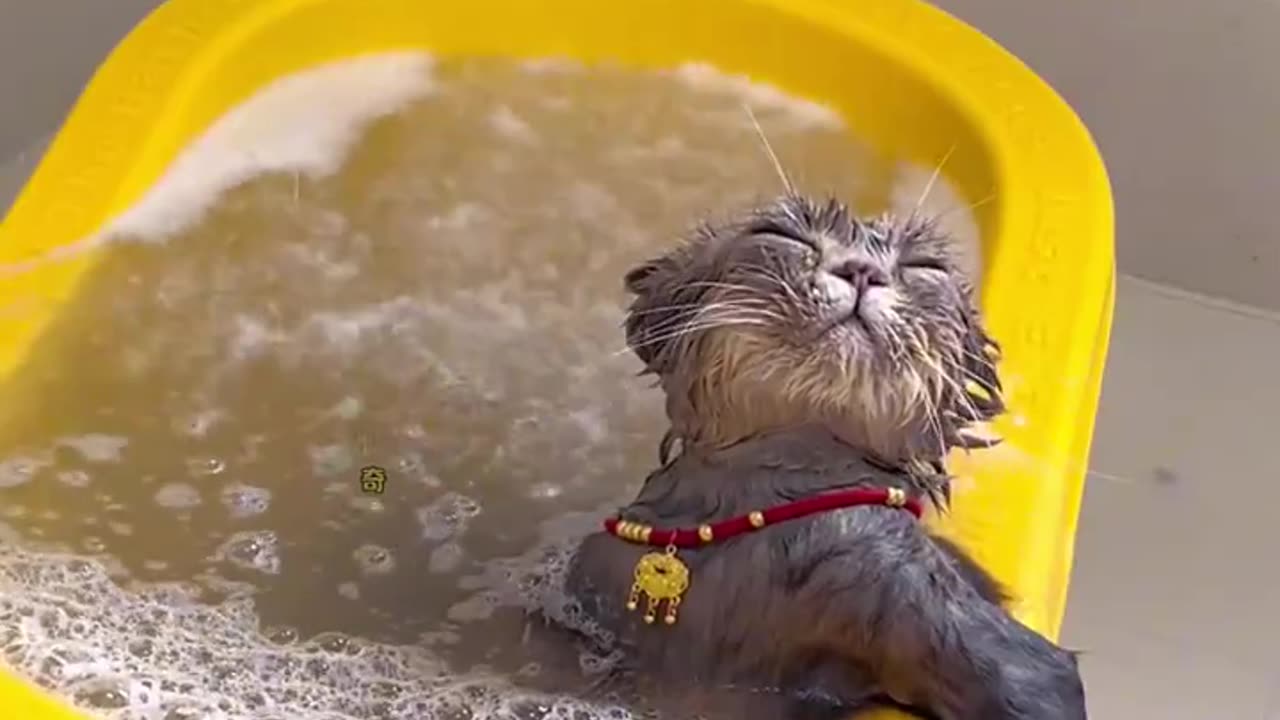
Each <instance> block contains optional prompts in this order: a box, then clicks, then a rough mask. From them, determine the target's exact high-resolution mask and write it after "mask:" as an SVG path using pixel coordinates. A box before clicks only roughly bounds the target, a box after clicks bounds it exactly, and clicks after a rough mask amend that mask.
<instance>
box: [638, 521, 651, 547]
mask: <svg viewBox="0 0 1280 720" xmlns="http://www.w3.org/2000/svg"><path fill="white" fill-rule="evenodd" d="M652 534H653V528H651V527H649V526H648V525H645V526H644V527H643V528H642V529H641V530H640V542H642V543H644V544H645V545H648V544H649V536H650V535H652Z"/></svg>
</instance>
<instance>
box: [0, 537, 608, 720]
mask: <svg viewBox="0 0 1280 720" xmlns="http://www.w3.org/2000/svg"><path fill="white" fill-rule="evenodd" d="M352 587H354V586H353V585H352V586H344V587H342V588H339V593H340V594H342V595H344V596H346V597H351V596H352V595H355V596H356V597H358V590H356V592H354V593H353V592H352ZM198 592H199V591H198V590H197V589H195V588H194V587H192V586H188V585H181V584H161V585H152V586H147V587H140V588H139V589H138V590H136V591H132V592H131V591H126V590H123V589H121V588H120V586H119V585H118V584H117V583H116V582H115V581H114V580H113V579H112V577H111V575H110V572H109V568H107V567H106V566H104V565H103V564H101V563H99V562H97V561H94V560H86V559H82V558H76V557H71V556H65V555H52V554H43V555H37V554H34V553H30V552H28V551H25V550H20V549H17V548H15V547H10V546H4V545H0V662H3V663H5V664H7V665H10V666H12V667H15V668H17V669H19V670H20V671H22V672H23V673H24V674H25V675H27V676H29V677H31V678H32V679H34V680H35V681H36V682H38V683H39V684H40V685H43V686H44V687H47V688H52V689H54V690H55V691H56V692H57V693H58V694H59V695H61V696H63V697H66V698H70V699H72V700H73V701H74V702H75V703H76V704H77V705H78V706H80V707H81V708H83V709H85V710H88V711H90V712H92V713H94V714H95V715H97V716H99V717H104V718H114V719H119V720H125V719H128V720H176V719H177V718H201V720H355V719H357V718H375V717H376V718H388V719H394V720H402V719H403V720H408V719H409V718H414V719H421V720H445V719H446V718H459V717H468V718H475V719H476V720H486V719H488V720H499V719H501V720H510V719H513V718H519V719H524V718H530V719H532V718H540V719H542V720H570V719H577V718H590V719H591V720H603V719H606V718H607V719H610V720H613V719H619V720H621V719H623V718H629V717H630V716H629V715H628V714H627V713H625V712H624V711H621V710H620V709H618V708H608V707H593V706H590V705H587V704H585V703H582V702H578V701H574V700H569V699H565V698H555V697H547V696H543V695H539V694H534V693H526V692H521V691H518V690H516V689H515V688H513V687H511V686H510V684H509V683H507V682H506V681H503V680H501V679H498V678H494V677H492V676H486V675H483V674H471V675H467V676H457V675H453V674H451V673H449V672H448V671H447V669H446V668H445V667H444V666H443V665H442V664H441V663H440V662H439V661H438V660H436V659H435V658H433V657H432V656H430V655H429V654H428V653H427V652H426V651H425V650H423V649H419V648H413V647H397V646H389V645H380V644H375V643H367V642H363V641H359V640H354V639H351V638H348V637H346V636H343V635H340V634H336V633H326V634H323V635H319V636H316V637H314V638H311V639H309V640H305V641H301V642H300V641H298V640H297V634H296V633H295V632H294V631H292V630H291V629H288V628H279V629H266V630H264V629H261V628H260V627H259V623H258V619H257V613H256V611H255V609H254V606H253V604H252V601H251V600H250V599H249V597H247V596H244V595H241V596H237V597H234V598H233V599H231V600H228V601H225V602H222V603H220V604H218V605H206V604H202V603H201V602H200V601H199V596H198Z"/></svg>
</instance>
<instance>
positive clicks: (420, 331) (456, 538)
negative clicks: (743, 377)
mask: <svg viewBox="0 0 1280 720" xmlns="http://www.w3.org/2000/svg"><path fill="white" fill-rule="evenodd" d="M744 102H745V103H748V104H749V105H750V106H751V107H752V109H753V112H754V114H755V116H756V117H757V118H758V119H759V122H760V124H761V126H762V127H763V129H764V131H765V132H766V133H767V135H768V137H769V140H770V142H771V143H772V144H773V146H774V149H775V150H776V151H777V153H778V155H779V156H780V157H781V158H782V160H783V162H784V163H785V164H786V165H787V170H788V171H789V173H790V174H791V175H792V177H793V179H794V180H795V181H796V182H797V184H798V185H799V186H800V187H801V188H803V189H811V190H815V191H828V190H829V191H831V192H833V193H835V194H836V195H838V196H840V197H842V198H845V199H847V200H849V201H850V202H851V203H853V204H854V205H855V206H856V207H857V208H859V209H860V210H864V211H874V210H878V209H882V208H885V207H897V206H900V205H902V204H903V203H914V202H916V201H918V199H919V193H918V192H917V191H916V190H917V189H918V188H920V187H922V186H923V185H924V184H927V183H928V180H929V178H930V176H931V169H930V168H923V169H922V168H912V167H904V166H899V165H897V164H895V163H893V162H890V161H888V160H886V159H884V158H879V157H876V156H875V155H873V154H872V153H871V152H869V151H868V149H867V148H865V147H864V146H862V145H860V144H858V143H857V142H855V141H854V140H852V139H851V138H850V137H849V135H848V134H847V132H846V131H845V130H844V128H843V127H842V125H841V123H840V120H839V117H838V116H836V115H835V114H834V113H832V112H830V111H829V110H827V109H825V108H823V107H821V106H819V105H816V104H813V103H809V102H805V101H800V100H797V99H794V98H790V97H788V96H787V95H785V94H783V93H781V92H780V91H777V90H775V89H772V88H768V87H764V86H760V85H757V84H752V83H750V82H748V81H746V80H743V79H740V78H731V77H727V76H725V75H723V74H721V73H719V72H717V71H715V70H713V69H710V68H707V67H703V66H689V67H685V68H681V69H678V70H674V71H670V72H637V71H628V70H624V69H621V68H611V67H599V68H591V69H587V68H583V67H580V66H577V65H574V64H572V63H566V62H561V61H552V62H527V63H515V62H508V61H499V60H478V59H473V60H451V61H448V62H440V63H434V62H432V60H431V59H430V58H429V57H426V56H422V55H418V54H412V53H409V54H395V55H386V56H372V57H368V58H362V59H358V60H354V61H350V62H344V63H339V64H337V65H333V66H329V67H325V68H320V69H317V70H314V71H311V72H308V73H304V74H301V75H298V76H295V77H292V78H287V79H285V80H284V81H281V82H280V83H278V84H277V85H276V86H273V87H270V88H268V89H266V90H264V91H263V92H262V93H261V94H259V95H258V96H257V97H255V98H252V99H250V100H249V101H248V102H247V103H245V105H244V106H242V107H241V108H238V109H237V110H234V111H232V112H231V113H229V114H228V116H227V117H226V118H224V119H223V120H222V121H221V122H219V123H218V124H217V125H216V126H215V127H214V128H211V129H210V130H209V131H208V132H207V133H206V134H205V135H204V136H203V137H202V138H201V139H200V140H198V141H196V142H195V143H193V145H192V146H191V148H190V149H188V150H187V151H186V152H185V153H184V154H183V155H182V156H181V157H180V158H179V160H177V161H176V162H175V164H174V166H173V169H172V170H171V171H170V173H169V174H168V175H166V176H165V178H164V179H163V180H162V181H161V183H159V184H158V185H157V187H156V188H155V189H153V190H152V192H151V193H150V194H149V195H148V196H147V197H144V198H143V199H142V200H141V201H140V202H139V203H138V205H137V206H136V207H135V208H134V209H133V210H131V211H129V212H128V213H126V214H125V215H124V216H122V217H121V218H120V219H119V220H118V221H117V222H115V223H114V224H113V225H111V226H109V227H108V228H106V229H105V230H104V231H103V232H102V233H100V234H98V235H95V236H94V237H92V238H89V239H87V240H86V241H85V242H84V243H82V244H80V246H78V247H76V248H73V249H72V250H70V251H69V252H71V253H74V252H82V251H84V250H85V249H87V248H90V247H92V248H97V249H99V250H100V251H101V252H103V253H104V255H103V257H102V259H101V263H100V265H99V266H98V267H97V268H96V269H95V270H94V272H93V275H92V276H91V278H90V279H89V280H88V281H87V283H86V286H85V287H84V288H83V289H82V290H81V292H80V294H79V296H78V300H76V301H75V302H73V303H72V304H70V305H69V306H68V307H67V308H65V310H63V311H62V312H61V315H60V317H59V320H58V322H57V323H56V324H55V326H53V327H52V329H51V330H50V331H49V332H48V334H47V335H46V337H45V338H44V339H43V340H42V341H41V344H40V345H39V346H38V347H37V348H36V350H35V352H34V353H33V357H39V358H40V362H39V363H38V364H37V363H32V364H29V365H28V366H26V367H24V368H22V369H20V370H19V371H18V373H17V374H16V375H15V377H14V378H13V381H12V382H10V383H8V384H7V385H6V386H5V387H4V388H3V393H4V402H3V403H2V405H3V407H4V408H5V410H4V412H5V414H4V415H3V416H0V443H3V444H2V445H0V657H2V658H3V661H4V662H5V663H7V664H9V665H11V666H12V667H14V668H16V669H17V670H18V671H20V672H21V673H23V674H25V675H27V676H29V677H31V678H33V679H34V680H36V681H37V682H38V683H40V684H41V685H43V686H45V687H47V688H50V689H52V690H54V691H55V692H57V693H58V694H60V695H62V696H64V697H66V698H69V699H71V700H72V701H74V702H75V703H77V704H78V705H80V706H82V707H84V708H88V709H91V710H92V711H93V712H96V713H98V714H100V715H102V716H105V717H115V718H156V719H163V720H176V719H178V718H261V719H268V718H277V717H278V718H290V719H294V718H298V719H302V720H309V719H311V718H326V719H328V718H397V719H398V718H415V719H416V718H566V719H569V718H571V719H572V720H586V719H587V718H623V717H630V716H631V713H633V712H639V711H640V710H641V709H642V708H639V707H637V706H635V705H631V706H629V709H624V708H622V707H621V706H606V705H601V704H589V703H587V702H584V701H581V700H574V699H572V697H571V696H572V695H573V694H574V692H576V690H578V689H580V687H582V686H585V685H586V684H588V683H589V681H590V678H591V677H592V675H593V673H596V672H599V671H602V670H607V669H608V668H609V666H610V663H611V662H612V660H613V659H614V657H613V656H612V655H611V654H610V653H609V652H608V647H607V646H608V637H607V636H605V635H602V634H600V633H598V632H594V631H593V629H592V628H591V626H590V624H589V623H587V622H585V621H584V620H583V619H582V618H580V617H578V616H577V614H576V611H575V608H574V607H573V605H572V603H569V602H567V601H566V600H565V599H564V598H563V597H561V596H559V595H558V594H557V586H558V578H559V577H560V574H561V573H562V572H563V570H564V568H565V565H566V563H567V558H568V553H569V552H570V549H571V547H572V544H573V541H574V538H576V537H580V536H581V535H582V534H584V533H586V532H589V531H591V530H593V529H594V528H595V527H597V524H598V522H599V519H600V517H602V516H603V515H604V514H605V513H606V512H608V511H610V510H612V509H614V508H616V507H617V505H618V504H620V503H622V502H624V501H625V500H626V499H627V498H628V497H629V496H630V495H632V494H633V493H634V491H635V489H636V487H637V486H638V484H639V482H640V481H641V480H642V479H643V476H644V474H645V473H646V472H647V470H648V469H650V468H651V467H652V465H653V463H654V461H655V459H656V445H657V440H658V438H659V436H660V434H661V432H662V430H663V429H664V425H663V422H662V409H661V399H660V397H659V396H658V393H657V392H656V391H655V390H653V389H652V388H650V387H649V383H647V382H644V381H642V380H639V379H637V378H636V377H635V374H636V371H637V370H638V369H639V368H638V363H637V361H636V360H635V359H634V358H632V357H631V356H630V355H629V354H627V353H626V352H619V351H620V350H621V349H622V348H621V344H622V338H621V331H620V328H619V326H620V323H621V320H622V308H623V306H624V302H625V298H624V297H623V296H622V293H621V287H620V278H621V276H622V274H623V272H624V271H625V270H626V269H627V268H628V267H629V266H630V265H632V264H633V263H635V262H637V261H639V260H641V259H643V258H646V257H648V256H650V255H651V254H652V253H653V252H654V251H655V250H656V249H657V248H660V247H663V246H666V245H668V244H670V242H672V241H673V240H674V239H675V238H676V237H677V236H678V235H679V234H680V233H681V232H683V231H685V230H687V229H688V228H689V227H690V225H691V224H692V223H693V222H695V221H697V220H700V219H703V218H705V217H706V213H707V212H726V211H731V210H733V209H734V208H737V207H741V206H743V205H746V204H749V203H751V202H753V201H755V200H758V199H760V198H764V197H767V196H770V195H772V194H775V193H776V192H777V191H778V189H779V180H778V178H777V176H776V174H775V171H774V168H773V167H772V165H771V164H770V162H769V159H768V156H767V155H766V154H765V153H764V151H763V149H762V148H761V147H760V143H759V140H758V138H757V136H756V134H755V130H754V127H753V125H752V122H751V119H750V117H749V116H748V115H747V114H746V112H745V111H744V110H743V107H742V106H743V103H744ZM950 192H952V191H950V190H949V189H947V188H946V187H945V183H943V184H940V185H939V186H938V189H936V190H934V191H932V192H931V194H930V197H931V198H933V202H934V203H937V202H938V200H937V197H938V193H943V195H942V197H950V198H956V199H957V201H956V205H957V206H961V205H962V203H961V202H959V200H958V197H959V196H958V195H954V193H952V194H951V195H950V196H948V195H946V194H945V193H950ZM955 209H956V208H955V207H951V208H947V218H948V220H947V222H948V224H949V225H950V226H951V227H953V228H955V229H956V231H957V233H959V234H962V235H965V237H968V238H973V237H976V230H975V229H974V228H973V227H972V220H971V219H970V218H967V217H966V216H965V215H964V213H963V212H953V211H954V210H955ZM961 210H963V208H962V207H961ZM65 255H66V253H62V254H55V255H53V256H48V257H44V258H35V259H32V260H31V261H30V263H27V264H25V265H22V266H9V267H5V268H0V274H4V273H6V272H7V273H16V272H25V271H29V270H30V268H31V267H34V266H35V265H38V264H40V263H44V262H56V261H57V260H58V259H59V258H60V257H64V256H65ZM37 400H38V402H37ZM369 466H378V467H380V468H382V469H383V470H384V471H385V477H386V484H385V487H383V488H382V492H380V493H379V492H368V491H366V490H365V489H364V488H363V487H362V485H361V482H360V480H361V475H362V469H363V468H366V467H369ZM531 607H537V608H542V609H545V610H546V611H547V613H548V614H549V615H551V616H553V617H555V618H557V619H559V620H561V621H564V622H566V623H568V624H571V625H575V626H577V627H579V628H580V629H581V630H582V631H584V632H585V633H586V634H587V635H588V636H590V637H592V639H593V640H595V642H594V643H592V645H591V647H590V648H589V649H583V650H581V654H580V655H578V656H577V657H576V663H577V664H578V665H579V666H580V667H581V669H582V670H583V671H584V672H582V673H576V671H575V673H574V674H575V676H581V678H582V682H581V685H574V684H573V683H569V684H568V685H567V686H566V687H564V688H563V689H564V690H565V691H566V692H567V693H568V694H565V693H561V694H557V695H554V696H553V695H549V694H547V693H546V692H544V691H543V690H535V689H534V688H535V687H543V686H545V685H546V684H547V683H546V682H544V680H545V679H546V678H547V677H548V676H549V675H550V674H552V673H551V669H550V668H548V667H547V666H546V663H545V657H543V656H540V655H539V654H538V653H537V652H535V649H534V648H533V647H532V646H530V644H529V642H528V633H527V623H528V622H530V620H529V619H528V618H527V616H526V615H525V611H526V610H527V609H530V608H531ZM574 652H575V653H577V652H579V651H578V650H577V649H575V650H574Z"/></svg>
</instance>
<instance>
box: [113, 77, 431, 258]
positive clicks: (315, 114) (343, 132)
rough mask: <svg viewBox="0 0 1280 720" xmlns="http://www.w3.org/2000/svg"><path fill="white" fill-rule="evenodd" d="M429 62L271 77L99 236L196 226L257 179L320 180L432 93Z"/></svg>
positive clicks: (147, 234) (154, 235)
mask: <svg viewBox="0 0 1280 720" xmlns="http://www.w3.org/2000/svg"><path fill="white" fill-rule="evenodd" d="M432 64H433V63H432V58H431V56H430V55H427V54H424V53H417V52H406V53H388V54H380V55H369V56H367V57H360V58H354V59H351V60H343V61H341V62H335V63H331V64H328V65H323V66H320V67H317V68H315V69H312V70H308V71H305V72H301V73H297V74H295V75H289V76H286V77H284V78H281V79H279V80H277V81H275V82H273V83H271V84H270V85H268V86H267V87H266V88H264V89H263V90H261V91H260V92H258V93H257V94H256V95H254V96H253V97H251V98H250V99H249V100H247V101H246V102H244V103H243V104H241V105H239V106H237V107H235V108H233V109H232V110H230V111H229V112H228V113H227V114H225V115H223V116H222V118H221V119H220V120H218V122H216V123H215V124H214V125H213V126H212V127H210V128H209V130H207V131H206V132H205V133H204V134H203V135H202V136H201V137H200V138H198V139H197V140H196V141H195V142H194V143H192V144H191V145H190V146H189V147H188V148H187V149H186V150H184V151H183V152H182V153H181V154H180V155H179V156H178V158H177V159H176V160H174V162H173V164H172V165H171V166H170V167H169V170H168V171H167V172H166V173H165V174H164V176H163V177H162V178H161V179H160V181H159V182H158V183H157V184H156V185H155V186H154V187H153V188H152V190H151V191H150V192H148V193H147V194H146V195H145V196H144V197H143V198H142V200H141V201H139V202H138V203H137V204H136V205H134V206H133V207H132V208H130V209H129V210H128V211H127V212H125V213H124V214H122V215H121V216H120V217H118V218H116V220H115V221H114V222H112V223H111V225H110V226H109V227H108V228H107V230H106V234H107V235H125V236H130V237H136V238H140V239H158V238H163V237H165V236H168V235H171V234H173V233H176V232H179V231H181V230H184V229H186V228H187V227H189V226H190V225H191V224H192V223H194V222H195V221H197V220H199V219H200V217H201V216H203V214H204V213H205V211H207V210H208V209H209V208H210V207H211V206H212V205H213V203H214V201H216V200H217V198H218V197H219V195H221V194H222V193H223V192H224V191H226V190H228V189H230V188H232V187H235V186H236V185H238V184H240V183H242V182H244V181H246V180H248V179H250V178H252V177H254V176H256V175H261V174H263V173H267V172H297V173H302V174H304V175H310V176H325V175H330V174H332V173H334V172H336V171H337V170H338V168H339V167H341V165H342V160H343V159H344V158H345V157H346V153H347V151H348V150H349V149H350V148H351V146H352V145H353V144H354V143H355V141H356V140H357V139H358V138H359V137H360V133H361V131H362V130H363V129H364V127H365V126H366V125H367V124H368V123H369V122H371V121H373V120H376V119H378V118H381V117H385V116H387V115H390V114H391V113H393V112H395V111H396V110H398V109H400V108H401V107H403V106H404V105H405V104H406V103H407V102H409V101H410V100H413V99H416V98H418V97H420V96H422V95H424V94H426V93H428V92H430V91H431V90H432V89H433V84H432V78H431V74H430V73H431V68H432Z"/></svg>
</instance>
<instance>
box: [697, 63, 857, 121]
mask: <svg viewBox="0 0 1280 720" xmlns="http://www.w3.org/2000/svg"><path fill="white" fill-rule="evenodd" d="M673 74H674V75H675V77H676V79H678V80H680V81H681V82H683V83H685V84H686V85H687V86H689V87H691V88H693V89H695V90H699V91H702V92H713V93H721V94H729V95H735V96H737V97H739V98H741V99H742V100H744V101H746V102H747V103H749V104H751V105H752V106H753V107H756V108H762V109H767V110H775V111H781V112H783V113H784V114H785V115H786V116H787V117H789V118H791V119H793V120H795V121H796V122H798V123H799V124H801V125H804V126H809V127H821V128H828V129H839V128H842V127H844V120H843V119H842V118H841V117H840V114H839V113H837V112H836V111H835V110H832V109H831V108H829V107H827V106H825V105H823V104H821V103H818V102H814V101H812V100H805V99H802V98H798V97H796V96H794V95H789V94H787V93H786V92H784V91H782V90H780V89H779V88H777V87H774V86H773V85H769V84H767V83H762V82H755V81H753V80H751V79H750V78H748V77H745V76H743V75H729V74H726V73H725V72H724V71H722V70H720V69H719V68H716V67H715V66H713V65H708V64H705V63H686V64H684V65H681V66H680V67H679V68H677V69H676V71H675V72H674V73H673Z"/></svg>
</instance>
